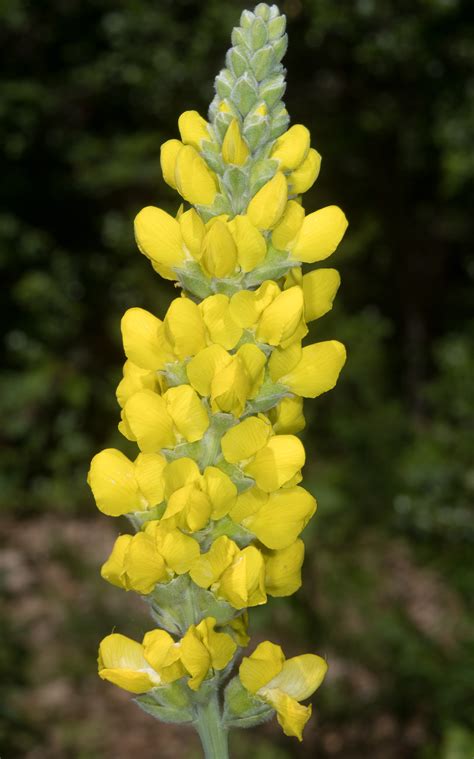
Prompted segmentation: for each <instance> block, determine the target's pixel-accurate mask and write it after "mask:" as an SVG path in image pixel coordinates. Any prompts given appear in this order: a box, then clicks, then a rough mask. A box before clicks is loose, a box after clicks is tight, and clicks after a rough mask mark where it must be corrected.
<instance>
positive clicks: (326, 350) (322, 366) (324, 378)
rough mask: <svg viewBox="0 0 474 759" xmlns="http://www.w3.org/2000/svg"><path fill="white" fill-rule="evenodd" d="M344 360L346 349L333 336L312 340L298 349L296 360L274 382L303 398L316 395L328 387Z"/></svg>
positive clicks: (334, 379) (328, 388)
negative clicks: (319, 341) (311, 343)
mask: <svg viewBox="0 0 474 759" xmlns="http://www.w3.org/2000/svg"><path fill="white" fill-rule="evenodd" d="M345 362H346V349H345V348H344V346H343V344H342V343H340V342H338V341H337V340H326V341H325V342H322V343H313V345H307V346H306V347H305V348H303V349H302V351H301V357H300V359H299V361H298V363H296V365H295V366H294V367H292V368H291V369H290V371H289V372H288V373H287V374H283V375H282V376H279V377H278V382H280V383H281V384H282V385H286V387H288V389H289V390H291V392H293V393H296V394H297V395H302V396H303V397H304V398H316V396H318V395H321V394H322V393H326V392H327V391H328V390H332V388H333V387H334V386H335V384H336V382H337V379H338V377H339V374H340V372H341V369H342V367H343V366H344V364H345ZM270 374H272V367H270ZM273 378H275V374H273Z"/></svg>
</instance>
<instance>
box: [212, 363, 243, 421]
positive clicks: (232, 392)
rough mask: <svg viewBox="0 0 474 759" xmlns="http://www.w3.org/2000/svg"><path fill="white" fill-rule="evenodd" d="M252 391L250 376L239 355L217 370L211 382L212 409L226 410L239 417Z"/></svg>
mask: <svg viewBox="0 0 474 759" xmlns="http://www.w3.org/2000/svg"><path fill="white" fill-rule="evenodd" d="M249 393H250V378H249V375H248V373H247V370H246V368H245V365H244V363H243V361H241V360H240V358H239V356H232V361H231V362H230V363H229V364H227V366H225V367H224V368H222V369H221V370H220V371H218V372H216V374H215V375H214V377H213V380H212V383H211V400H212V406H213V408H212V410H213V411H214V410H216V411H218V410H220V411H225V412H227V413H229V414H233V415H234V416H236V417H239V416H240V415H241V414H242V412H243V410H244V408H245V404H246V402H247V398H248V397H249Z"/></svg>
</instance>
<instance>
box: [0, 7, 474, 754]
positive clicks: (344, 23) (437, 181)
mask: <svg viewBox="0 0 474 759" xmlns="http://www.w3.org/2000/svg"><path fill="white" fill-rule="evenodd" d="M244 7H245V5H243V4H242V3H241V2H231V1H230V0H221V1H220V2H218V1H217V0H207V1H206V2H198V1H197V0H154V1H153V0H113V1H112V0H41V2H38V0H30V1H29V2H27V0H3V2H1V3H0V20H1V22H2V23H1V31H0V43H1V47H2V52H3V57H4V61H5V63H4V66H3V81H2V85H1V90H2V91H1V99H0V144H1V145H2V146H3V148H4V158H3V161H2V174H1V177H2V182H1V188H0V193H1V196H2V198H1V200H2V202H1V204H0V205H1V208H2V211H1V215H0V257H1V258H0V260H1V266H2V300H1V317H2V327H3V328H4V329H3V333H4V337H3V341H2V352H3V362H2V363H3V370H2V374H1V378H0V418H1V426H0V431H1V432H0V434H1V436H2V442H1V452H2V464H3V466H2V474H1V487H0V502H1V508H2V523H1V527H0V535H1V539H2V544H3V553H2V556H1V559H0V582H1V584H2V588H3V590H4V594H3V598H4V602H3V605H4V609H3V610H4V612H5V614H4V615H3V617H2V620H3V621H1V622H0V625H1V627H0V632H1V633H2V639H3V640H2V645H1V646H0V669H1V670H2V673H1V676H0V682H1V683H2V685H1V686H0V754H1V756H2V759H10V757H11V758H14V759H16V757H20V756H21V757H23V756H25V757H28V759H59V758H62V757H64V758H66V757H68V758H69V757H80V758H81V759H82V758H84V759H109V757H114V758H116V759H127V758H128V757H130V756H133V755H134V753H136V754H137V755H140V756H141V757H144V759H152V757H157V756H160V757H164V759H166V758H167V757H168V758H169V759H173V758H174V757H192V756H196V757H197V756H199V753H198V748H197V743H196V742H195V740H194V738H193V737H192V736H191V734H190V733H187V732H185V731H182V730H181V729H178V728H174V727H171V728H169V727H167V726H161V725H159V724H158V723H154V722H153V721H152V720H151V718H148V717H146V716H145V715H142V714H141V713H140V712H139V710H138V709H137V708H136V707H135V706H133V705H132V704H129V703H128V696H126V694H122V693H120V692H119V691H117V690H114V689H113V688H112V686H109V685H107V684H104V683H102V682H101V681H99V680H98V678H97V677H96V675H95V661H94V659H95V655H96V648H97V644H98V641H99V640H100V637H101V636H103V635H105V634H107V633H108V632H110V631H111V630H112V628H113V627H114V625H116V626H117V628H119V629H120V630H121V631H122V632H126V633H129V634H132V635H135V636H136V637H140V636H141V634H142V633H143V631H144V629H146V625H147V624H148V622H147V620H146V618H145V617H144V613H143V609H142V607H141V605H140V603H139V602H138V601H136V600H134V599H133V598H132V597H131V596H129V595H125V594H124V593H123V592H121V591H119V590H116V589H113V588H111V587H110V586H108V585H106V584H105V583H103V582H101V581H100V578H99V577H98V569H99V566H100V563H101V561H103V560H104V558H105V556H106V555H107V552H108V550H109V549H110V546H111V544H112V541H113V538H114V536H115V535H116V534H117V531H118V529H124V528H125V523H123V524H118V523H117V522H114V521H113V520H108V519H107V518H106V517H102V516H97V512H96V511H95V507H94V505H93V502H92V499H91V497H90V495H89V493H88V490H87V487H86V485H85V475H86V471H87V468H88V462H89V460H90V458H91V456H92V455H93V453H95V452H97V451H98V450H99V449H100V448H102V447H104V446H107V445H118V446H122V448H123V449H124V450H126V448H125V445H124V442H123V439H121V438H120V436H119V435H118V433H117V432H116V422H117V417H118V410H117V407H116V404H115V398H114V390H115V385H116V383H117V382H118V380H119V377H120V374H121V364H122V362H123V355H122V349H121V343H120V334H119V320H120V317H121V314H122V312H123V311H124V310H125V309H126V308H127V307H130V306H141V307H144V308H149V309H150V310H153V311H155V312H156V313H157V314H158V315H160V316H162V315H163V313H164V311H165V309H166V306H167V304H168V302H169V299H170V298H171V297H172V296H173V288H172V287H171V286H170V284H169V283H168V284H165V283H163V282H162V281H161V280H160V279H159V278H158V277H157V276H156V275H155V274H154V273H153V271H152V269H151V268H150V266H149V264H148V262H147V261H146V259H145V258H144V257H143V256H141V255H140V254H139V253H138V251H137V250H136V248H135V245H134V241H133V232H132V221H133V217H134V215H135V214H136V213H137V211H138V210H139V209H140V208H141V207H142V206H143V205H148V204H156V205H160V206H162V207H164V208H166V209H167V210H169V211H171V212H175V211H176V209H177V206H178V198H177V196H176V195H175V194H173V193H172V191H171V190H170V189H169V188H168V187H167V186H166V185H165V184H164V182H163V180H162V178H161V174H160V169H159V149H160V144H161V143H162V142H163V141H164V140H165V139H168V138H170V137H175V136H177V127H176V121H177V118H178V115H179V114H180V113H181V112H182V111H183V110H186V109H191V108H196V109H198V110H200V111H201V112H202V113H204V114H205V112H206V107H207V103H208V102H209V101H210V99H211V97H212V82H213V78H214V76H215V75H216V73H217V72H218V70H219V69H220V67H221V66H222V63H223V59H224V54H225V51H226V49H227V47H228V46H229V38H230V31H231V28H232V26H233V25H234V24H236V23H237V21H238V17H239V14H240V11H241V10H242V9H243V8H244ZM282 9H283V10H285V11H286V13H287V14H288V22H289V23H288V31H289V35H290V47H289V52H288V55H287V57H286V65H287V67H288V90H287V96H286V103H287V107H288V110H289V111H290V114H291V117H292V121H293V122H302V123H304V124H306V125H307V126H308V127H309V128H310V129H311V132H312V138H313V144H314V146H315V147H316V148H317V149H318V150H319V151H320V152H321V153H322V155H323V168H322V172H321V176H320V178H319V180H318V182H317V183H316V185H315V187H314V188H313V189H312V190H311V191H310V192H309V193H308V194H307V196H306V199H305V206H306V208H307V209H308V210H314V209H315V208H318V207H321V206H323V205H326V204H329V203H337V204H339V205H341V206H342V208H343V209H344V210H345V212H346V213H347V216H348V218H349V221H350V227H349V230H348V233H347V236H346V239H345V240H344V242H343V243H342V245H341V246H340V249H339V250H338V252H337V254H336V255H335V256H334V258H333V259H331V264H330V265H334V266H337V268H339V269H340V271H341V275H342V288H341V290H340V292H339V295H338V298H337V305H336V307H335V309H334V311H333V312H332V313H331V314H330V315H328V316H326V317H325V318H324V319H322V320H321V322H319V323H316V324H315V326H314V328H313V330H312V337H313V338H315V339H324V338H326V337H334V338H338V339H341V340H343V341H344V342H345V343H346V345H347V348H348V354H349V360H348V363H347V366H346V368H345V370H344V372H343V375H342V377H341V380H340V382H339V384H338V386H337V389H336V390H335V391H334V392H333V393H331V394H329V395H328V396H323V397H322V398H320V399H318V400H316V401H314V402H308V403H307V405H306V408H307V418H308V426H307V429H306V431H305V434H304V438H305V443H306V445H307V448H308V464H307V467H306V470H305V472H306V484H307V486H308V487H310V488H311V489H312V490H313V492H314V493H315V495H316V496H317V497H318V501H319V512H318V515H317V517H316V519H315V520H314V521H313V522H312V524H311V526H310V527H309V528H308V529H307V530H306V533H305V539H306V543H307V559H306V563H305V570H304V576H305V583H304V586H303V589H302V590H301V591H300V592H299V593H298V594H297V595H296V597H294V598H292V599H291V600H288V601H283V600H274V601H272V602H271V603H270V604H269V605H268V606H267V607H265V608H264V609H259V610H256V611H254V612H253V613H252V619H253V623H252V624H253V631H254V633H255V636H256V637H255V639H256V640H260V639H262V638H263V636H265V637H268V636H270V637H271V639H272V640H274V641H276V642H280V643H282V644H283V645H284V646H285V647H286V650H287V652H288V653H289V654H296V653H300V652H303V651H309V650H313V651H315V652H319V653H322V654H324V655H326V656H327V657H328V658H329V661H330V674H329V676H328V679H327V681H326V683H325V685H324V686H323V687H322V689H321V690H320V691H319V692H318V694H317V695H316V697H315V700H314V703H315V708H314V711H315V714H316V717H315V719H313V720H312V722H311V724H310V725H309V726H308V729H307V733H306V736H307V737H306V740H305V743H303V744H302V746H299V745H298V744H297V742H296V741H294V740H290V739H286V738H285V737H284V736H282V734H281V731H280V730H279V728H277V727H275V726H274V725H273V724H271V725H269V726H265V727H263V728H260V729H259V730H257V731H255V732H252V731H248V732H246V733H240V734H238V735H236V736H235V738H234V755H235V757H236V758H237V759H238V757H255V758H256V759H284V758H285V757H286V758H288V757H303V756H305V757H306V756H308V757H309V756H313V755H316V756H317V757H320V759H330V758H331V757H335V758H336V759H342V757H344V759H366V758H368V759H371V758H372V757H374V758H375V759H379V758H380V759H398V758H399V757H402V758H405V757H407V758H409V757H413V758H414V759H434V758H438V757H439V759H471V757H472V756H473V755H474V682H473V681H474V634H473V630H474V607H473V593H472V590H473V581H474V566H473V562H472V555H473V553H474V552H473V539H474V518H473V511H472V501H473V494H474V463H473V457H472V453H473V448H474V446H473V442H474V432H473V421H474V387H473V381H472V375H473V372H474V350H473V341H472V338H473V333H474V324H473V314H472V280H473V277H474V261H473V259H472V256H470V251H471V236H472V231H471V221H472V214H473V200H474V193H473V184H474V157H473V156H474V153H473V136H474V6H473V4H472V2H470V0H465V2H462V1H461V0H337V2H336V0H287V2H284V3H283V5H282Z"/></svg>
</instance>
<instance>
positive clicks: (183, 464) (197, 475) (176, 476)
mask: <svg viewBox="0 0 474 759" xmlns="http://www.w3.org/2000/svg"><path fill="white" fill-rule="evenodd" d="M200 480H201V472H200V471H199V467H198V465H197V464H196V462H195V461H194V460H193V459H188V458H181V459H176V460H175V461H171V462H170V463H169V464H167V466H166V468H165V469H164V471H163V482H164V491H165V498H167V499H168V498H169V497H170V496H171V495H172V493H174V492H175V490H179V488H182V487H184V486H185V485H189V484H191V483H193V482H199V481H200Z"/></svg>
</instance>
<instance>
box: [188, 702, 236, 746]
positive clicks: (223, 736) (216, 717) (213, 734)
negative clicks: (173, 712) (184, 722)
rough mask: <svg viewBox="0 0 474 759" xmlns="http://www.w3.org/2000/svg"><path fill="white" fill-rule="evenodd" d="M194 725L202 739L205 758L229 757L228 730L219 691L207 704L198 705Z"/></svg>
mask: <svg viewBox="0 0 474 759" xmlns="http://www.w3.org/2000/svg"><path fill="white" fill-rule="evenodd" d="M194 726H195V728H196V730H197V732H198V734H199V737H200V739H201V743H202V747H203V749H204V756H205V759H228V757H229V748H228V731H227V730H226V729H225V728H224V727H223V725H222V717H221V711H220V708H219V701H218V699H217V693H215V694H213V695H212V696H211V697H210V699H209V701H207V702H206V703H205V704H197V705H196V719H195V722H194Z"/></svg>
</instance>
